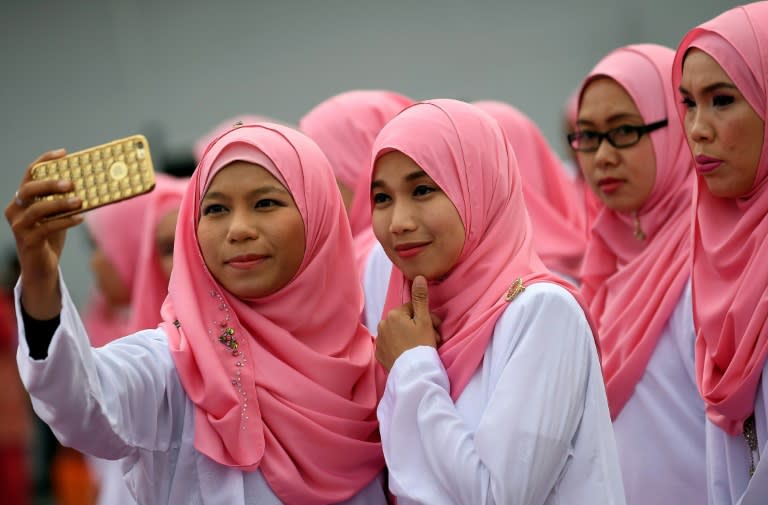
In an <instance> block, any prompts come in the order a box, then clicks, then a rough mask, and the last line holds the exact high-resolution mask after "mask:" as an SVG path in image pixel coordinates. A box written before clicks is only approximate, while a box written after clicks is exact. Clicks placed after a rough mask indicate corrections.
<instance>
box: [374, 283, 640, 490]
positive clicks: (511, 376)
mask: <svg viewBox="0 0 768 505" xmlns="http://www.w3.org/2000/svg"><path fill="white" fill-rule="evenodd" d="M449 391H450V383H449V381H448V376H447V375H446V372H445V369H444V368H443V365H442V363H441V361H440V358H439V356H438V354H437V351H436V350H435V349H434V348H431V347H426V346H421V347H416V348H414V349H411V350H409V351H407V352H405V353H403V354H402V355H401V356H400V357H399V358H398V359H397V360H396V361H395V364H394V366H393V367H392V370H391V371H390V374H389V377H388V379H387V385H386V390H385V393H384V397H383V399H382V401H381V403H380V404H379V408H378V417H379V422H380V425H381V435H382V442H383V446H384V456H385V458H386V460H387V465H388V468H389V479H390V480H389V482H390V490H391V491H392V492H393V493H394V494H395V495H396V496H397V497H398V505H409V504H417V503H418V504H440V505H443V504H464V505H481V504H497V505H502V504H514V505H523V504H537V505H539V504H545V505H555V504H557V505H568V504H574V505H585V504H600V505H612V504H623V503H625V500H624V489H623V487H622V483H621V472H620V470H619V462H618V455H617V452H616V444H615V441H614V436H613V429H612V427H611V419H610V415H609V413H608V403H607V400H606V396H605V388H604V386H603V379H602V375H601V371H600V363H599V360H598V356H597V352H596V347H595V343H594V340H593V336H592V332H591V331H590V328H589V325H588V323H587V321H586V318H585V317H584V313H583V311H582V309H581V307H580V306H579V305H578V303H577V302H576V300H575V299H574V298H573V297H572V296H571V294H570V293H568V292H567V291H566V290H565V289H563V288H562V287H560V286H558V285H555V284H550V283H537V284H533V285H531V286H529V287H528V288H527V289H526V290H525V292H523V293H522V294H521V295H519V296H518V297H517V298H516V299H515V300H514V301H513V302H511V303H510V305H509V307H508V308H507V309H506V311H505V312H504V314H503V315H502V316H501V318H500V319H499V320H498V322H497V323H496V327H495V330H494V333H493V336H492V339H491V341H490V343H489V345H488V348H487V349H486V351H485V356H484V358H483V361H482V363H481V365H480V367H479V368H478V370H477V371H476V372H475V374H474V376H473V377H472V379H471V380H470V382H469V384H468V385H467V387H466V388H465V389H464V391H463V392H462V393H461V395H460V396H459V398H458V401H457V402H456V403H455V404H454V402H453V401H452V400H451V397H450V392H449Z"/></svg>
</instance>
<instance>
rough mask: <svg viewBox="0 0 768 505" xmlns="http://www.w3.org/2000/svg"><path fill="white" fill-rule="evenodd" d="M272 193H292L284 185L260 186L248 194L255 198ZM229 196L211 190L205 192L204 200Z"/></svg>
mask: <svg viewBox="0 0 768 505" xmlns="http://www.w3.org/2000/svg"><path fill="white" fill-rule="evenodd" d="M270 193H282V194H286V195H289V194H290V193H288V191H286V189H285V188H283V187H282V186H262V187H260V188H256V189H254V190H253V191H249V192H248V195H247V196H248V197H251V198H253V197H260V196H264V195H268V194H270ZM227 198H229V197H228V196H227V195H225V194H224V193H221V192H219V191H209V192H208V193H206V194H205V196H204V197H203V200H226V199H227Z"/></svg>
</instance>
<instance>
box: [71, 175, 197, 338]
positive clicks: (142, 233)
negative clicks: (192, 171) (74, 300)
mask: <svg viewBox="0 0 768 505" xmlns="http://www.w3.org/2000/svg"><path fill="white" fill-rule="evenodd" d="M185 187H186V181H185V180H184V179H177V178H174V177H170V176H167V175H164V174H155V189H153V190H152V192H150V193H148V194H146V195H141V196H138V197H136V198H132V199H130V200H125V201H123V202H119V203H116V204H113V205H108V206H105V207H101V208H99V209H96V210H94V211H92V212H90V213H88V215H87V219H86V224H87V225H88V229H89V230H90V232H91V236H92V237H93V240H94V242H96V245H97V246H98V247H99V248H100V249H101V250H102V251H103V252H104V255H105V256H106V257H107V259H108V260H109V261H110V263H112V265H113V266H114V267H115V270H117V273H118V275H119V276H120V279H121V280H122V282H123V284H124V285H125V286H126V288H127V289H128V292H129V293H130V297H131V301H130V304H129V306H128V310H127V311H125V312H121V311H115V310H114V309H113V308H111V307H110V306H109V305H108V303H107V301H106V300H105V299H104V297H103V295H102V294H101V293H99V292H98V288H95V289H94V292H93V294H92V295H91V296H90V297H89V301H88V305H87V308H86V315H85V318H84V319H85V326H86V328H87V329H88V335H89V337H90V339H91V344H92V345H94V346H95V347H101V346H103V345H105V344H107V343H109V342H111V341H112V340H115V339H117V338H120V337H122V336H124V335H128V334H131V333H134V332H137V331H139V330H142V329H146V328H155V327H157V325H158V323H159V322H160V306H161V305H162V303H163V300H164V299H165V294H166V293H167V291H168V278H167V277H165V275H163V273H162V270H161V268H160V259H159V254H158V251H157V247H156V245H155V230H156V229H157V225H158V223H159V222H160V220H161V219H162V218H163V217H165V216H166V215H167V214H168V212H170V211H171V210H173V209H174V208H176V209H178V207H179V205H180V203H181V196H182V194H183V192H184V188H185Z"/></svg>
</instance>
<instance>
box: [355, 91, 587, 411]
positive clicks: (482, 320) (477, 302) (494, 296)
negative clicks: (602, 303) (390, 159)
mask: <svg viewBox="0 0 768 505" xmlns="http://www.w3.org/2000/svg"><path fill="white" fill-rule="evenodd" d="M391 151H400V152H402V153H403V154H405V155H407V156H408V157H410V158H411V159H413V160H414V161H415V162H416V163H417V164H418V165H419V166H420V167H421V168H422V169H423V170H424V171H425V172H426V173H427V174H429V176H430V177H432V179H433V180H434V181H435V182H436V183H437V184H438V185H439V186H440V187H441V188H442V189H443V191H445V193H446V194H447V195H448V197H449V198H450V199H451V201H452V202H453V204H454V206H455V207H456V209H457V211H458V213H459V215H460V216H461V220H462V222H463V223H464V229H465V233H466V235H465V243H464V248H463V250H462V252H461V255H460V257H459V259H458V261H457V263H456V265H455V266H454V267H453V269H452V270H451V271H450V272H449V273H448V274H447V275H446V276H445V278H444V279H442V280H440V281H433V282H431V283H430V284H431V285H430V290H429V297H430V310H431V311H432V312H434V313H436V314H437V315H438V316H439V317H440V318H441V319H442V324H441V326H440V334H441V336H442V338H443V344H442V345H441V346H440V348H439V350H438V352H439V353H440V358H441V359H442V361H443V364H444V365H445V367H446V370H447V372H448V377H449V379H450V382H451V397H452V398H453V399H454V400H456V399H457V398H458V397H459V395H460V394H461V392H462V391H463V390H464V387H465V386H466V385H467V383H468V382H469V380H470V378H471V377H472V375H473V374H474V372H475V371H476V370H477V367H478V366H479V365H480V362H481V361H482V359H483V354H484V353H485V350H486V347H487V346H488V342H489V341H490V338H491V336H492V335H493V330H494V327H495V326H496V321H497V320H498V319H499V317H501V315H502V314H503V312H504V310H506V308H507V305H508V304H509V303H510V302H508V301H507V300H506V294H507V292H508V290H510V288H511V287H512V286H513V285H514V284H515V281H516V280H517V279H522V281H523V284H524V285H525V286H529V285H531V284H533V283H536V282H551V283H554V284H559V285H561V286H563V287H564V288H565V289H567V290H568V291H570V292H571V293H572V294H573V296H574V297H575V298H576V299H577V300H578V299H579V295H578V293H576V291H575V289H574V288H573V287H572V286H571V285H570V284H569V283H567V282H565V281H563V280H561V279H560V278H559V277H557V276H555V275H553V274H551V273H550V272H549V271H548V270H547V267H545V266H544V264H543V263H542V261H541V260H540V259H539V257H538V255H537V254H536V252H534V249H533V245H532V233H531V223H530V220H529V219H528V211H527V210H526V208H525V204H524V202H523V194H522V181H521V178H520V175H519V172H518V168H517V161H516V159H515V155H514V154H513V152H512V148H511V146H510V144H509V142H508V141H507V139H506V137H505V135H504V132H503V130H502V129H501V127H500V126H499V125H498V123H497V122H496V121H494V120H493V118H491V117H490V116H489V115H488V114H486V113H485V112H483V111H481V110H480V109H478V108H477V107H475V106H473V105H470V104H467V103H464V102H459V101H456V100H445V99H442V100H430V101H426V102H421V103H417V104H416V105H413V106H411V107H409V108H407V109H406V110H405V111H403V112H402V113H400V115H398V116H397V117H395V118H394V119H393V120H392V121H390V122H389V123H388V124H387V126H385V127H384V129H383V130H382V131H381V133H380V134H379V136H378V137H377V138H376V142H375V143H374V146H373V153H374V161H375V160H376V159H378V158H379V157H380V156H382V155H384V154H386V153H388V152H391ZM369 186H370V182H369ZM410 286H411V283H410V281H408V279H406V278H405V276H404V275H403V274H402V273H401V272H400V271H399V270H398V269H397V268H393V269H392V276H391V277H390V281H389V290H388V291H387V300H386V304H385V308H384V313H387V312H388V311H389V310H391V309H393V308H395V307H397V306H399V305H400V304H402V303H404V302H405V301H408V300H409V299H410ZM553 317H555V315H554V314H553Z"/></svg>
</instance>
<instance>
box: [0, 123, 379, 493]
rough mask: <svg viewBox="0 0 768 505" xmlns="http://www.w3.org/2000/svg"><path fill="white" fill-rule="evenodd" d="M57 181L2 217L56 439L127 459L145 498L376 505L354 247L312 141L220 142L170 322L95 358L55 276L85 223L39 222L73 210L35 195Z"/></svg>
mask: <svg viewBox="0 0 768 505" xmlns="http://www.w3.org/2000/svg"><path fill="white" fill-rule="evenodd" d="M60 155H61V153H60V152H52V153H48V154H47V155H45V156H44V157H43V158H44V159H48V158H52V157H58V156H60ZM56 184H57V183H56V182H55V181H54V182H51V183H50V184H39V183H38V181H31V180H30V176H29V174H27V175H26V176H25V179H24V182H23V183H22V185H21V187H20V188H19V191H18V199H17V200H14V201H13V202H12V203H11V204H9V206H8V208H7V209H6V217H7V219H8V220H9V222H11V223H12V228H13V230H14V233H15V234H16V237H17V245H18V249H19V256H20V259H21V265H22V280H21V283H20V285H19V286H18V288H17V291H16V296H17V304H18V305H17V307H18V312H19V320H20V322H21V324H20V340H21V341H22V343H21V347H20V351H19V354H18V361H19V367H20V371H21V376H22V380H23V381H24V383H25V386H26V387H27V389H28V391H29V392H30V394H31V395H32V397H33V402H34V404H35V406H36V409H37V412H38V414H39V415H40V416H41V417H42V418H43V419H44V420H46V421H47V422H48V423H50V424H51V425H52V427H53V429H54V431H55V432H56V433H57V434H58V435H59V437H60V438H61V439H62V441H63V442H64V443H66V444H68V445H72V446H73V447H77V448H78V449H80V450H82V451H84V452H87V453H92V454H94V455H96V456H99V457H106V458H112V459H118V458H120V459H122V465H123V466H122V468H123V472H124V474H125V480H126V482H127V484H128V486H129V488H130V489H131V490H132V493H133V494H134V495H135V497H136V500H137V502H139V503H170V504H174V505H176V504H178V505H181V504H189V503H226V504H235V505H244V504H252V503H258V504H275V505H279V504H283V503H285V504H293V505H320V504H331V503H343V504H347V505H352V504H353V505H363V504H376V505H378V504H384V503H386V496H385V493H384V489H383V481H382V477H381V473H382V470H383V467H384V459H383V455H382V450H381V444H380V441H379V434H378V423H377V421H376V417H375V408H376V404H377V401H378V399H379V397H380V394H381V389H380V387H379V384H380V382H379V380H378V379H377V376H378V374H377V370H378V369H377V365H376V362H375V360H374V356H373V344H372V338H371V335H370V333H368V331H367V330H366V329H365V327H364V326H362V324H360V322H359V315H360V310H361V308H362V296H361V289H360V284H359V282H358V279H357V276H356V275H355V273H354V272H353V271H350V269H349V268H348V265H349V264H350V263H351V262H352V261H353V259H352V257H353V251H352V236H351V233H350V231H349V227H348V226H347V219H346V213H345V211H344V207H343V203H342V200H341V197H340V195H339V193H338V190H337V189H336V185H335V180H334V177H333V174H332V171H331V168H330V165H329V163H328V161H327V159H326V158H325V156H324V155H323V154H322V152H321V151H320V149H319V148H318V147H317V146H316V145H315V144H314V143H313V142H312V141H311V140H310V139H308V138H307V137H305V136H304V135H302V134H300V133H298V132H296V131H294V130H291V129H290V128H287V127H283V126H280V125H276V124H270V123H260V124H255V125H244V126H240V127H237V128H234V129H231V130H229V131H227V132H225V133H223V134H222V135H221V136H220V137H218V138H216V139H214V140H213V141H212V142H211V144H209V146H208V147H207V149H206V151H205V152H204V154H203V157H202V160H201V162H200V164H199V165H198V167H197V169H196V171H195V174H194V175H193V177H192V179H191V181H190V183H189V185H188V187H187V190H186V192H185V194H184V199H183V200H182V203H181V210H180V212H179V218H178V225H177V229H176V246H175V249H174V256H173V272H172V273H171V280H170V285H169V293H168V297H167V298H166V300H165V303H164V304H163V308H162V318H163V322H162V324H161V325H160V327H159V328H155V329H151V330H145V331H141V332H138V333H135V334H133V335H129V336H127V337H124V338H122V339H120V340H118V341H115V342H112V343H110V344H108V345H106V346H104V347H103V348H101V349H97V350H92V349H91V348H90V346H89V345H88V337H87V334H86V332H85V331H84V330H83V328H82V325H81V323H80V320H79V317H78V315H77V312H76V311H75V309H74V307H73V305H72V301H71V299H70V298H69V295H68V294H67V291H66V288H65V286H64V283H63V281H62V280H61V278H60V276H59V273H58V254H59V253H60V250H61V249H60V247H57V246H56V245H55V244H60V242H57V241H56V240H59V239H61V238H62V236H61V230H64V229H66V228H67V227H70V226H73V225H74V224H76V223H77V222H78V221H79V219H78V218H63V219H60V220H58V221H52V222H51V223H52V224H49V223H43V224H39V222H38V220H39V219H40V218H41V217H43V216H46V215H49V214H50V213H53V212H55V211H57V210H59V211H60V210H61V208H71V207H66V206H67V205H76V203H77V202H67V201H66V200H55V205H54V204H53V202H50V203H43V202H42V201H38V200H37V199H36V197H38V196H40V195H45V194H50V193H61V192H64V191H66V190H68V189H69V185H67V184H63V185H59V186H57V185H56ZM53 223H55V224H53ZM57 233H58V234H57ZM28 272H35V275H34V276H30V275H29V274H28ZM73 420H77V422H75V421H73Z"/></svg>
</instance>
